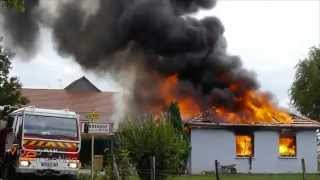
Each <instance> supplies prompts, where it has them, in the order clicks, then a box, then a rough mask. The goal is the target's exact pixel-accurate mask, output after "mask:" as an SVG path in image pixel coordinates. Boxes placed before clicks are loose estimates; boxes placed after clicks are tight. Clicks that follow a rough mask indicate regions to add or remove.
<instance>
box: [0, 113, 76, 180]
mask: <svg viewBox="0 0 320 180" xmlns="http://www.w3.org/2000/svg"><path fill="white" fill-rule="evenodd" d="M10 115H11V117H12V119H13V122H11V123H10V124H12V125H11V126H9V127H7V128H5V129H3V130H2V131H1V132H0V136H1V138H2V139H5V141H4V140H3V142H0V146H1V144H2V146H3V149H2V152H1V153H0V156H1V157H0V158H1V160H2V168H1V169H2V173H1V174H2V176H3V178H4V179H5V180H7V179H8V180H13V179H23V178H22V177H25V176H50V177H52V176H59V179H61V178H62V179H68V180H70V179H76V175H77V174H78V171H79V168H80V161H79V152H80V131H79V118H78V115H77V114H76V113H75V112H71V111H68V110H52V109H40V108H36V107H25V108H21V109H18V110H16V111H14V112H12V113H11V114H10Z"/></svg>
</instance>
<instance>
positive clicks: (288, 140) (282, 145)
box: [279, 136, 296, 157]
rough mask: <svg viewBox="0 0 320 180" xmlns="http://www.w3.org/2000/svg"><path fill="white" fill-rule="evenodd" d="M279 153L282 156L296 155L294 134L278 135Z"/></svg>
mask: <svg viewBox="0 0 320 180" xmlns="http://www.w3.org/2000/svg"><path fill="white" fill-rule="evenodd" d="M279 154H280V156H284V157H295V156H296V139H295V137H294V136H280V138H279Z"/></svg>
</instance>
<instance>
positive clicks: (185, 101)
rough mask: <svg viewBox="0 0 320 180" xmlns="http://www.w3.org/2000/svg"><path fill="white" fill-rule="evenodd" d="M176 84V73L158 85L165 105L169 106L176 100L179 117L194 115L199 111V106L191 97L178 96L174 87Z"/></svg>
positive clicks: (184, 117)
mask: <svg viewBox="0 0 320 180" xmlns="http://www.w3.org/2000/svg"><path fill="white" fill-rule="evenodd" d="M177 84H178V78H177V75H172V76H170V77H168V78H167V79H165V80H164V82H163V83H162V85H161V87H160V93H161V96H162V97H163V98H164V101H165V105H166V106H169V105H170V103H172V102H174V101H176V102H178V105H179V108H180V113H181V118H182V119H189V118H192V117H193V116H194V115H196V114H199V113H200V112H201V110H200V106H199V105H198V104H197V103H196V101H194V99H193V97H191V96H190V97H189V96H184V97H180V96H179V95H178V93H177V92H176V87H177Z"/></svg>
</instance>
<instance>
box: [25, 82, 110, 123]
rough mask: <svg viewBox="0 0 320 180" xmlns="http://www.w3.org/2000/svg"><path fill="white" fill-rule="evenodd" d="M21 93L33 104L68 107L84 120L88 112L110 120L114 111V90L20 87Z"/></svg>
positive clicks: (46, 106) (37, 105)
mask: <svg viewBox="0 0 320 180" xmlns="http://www.w3.org/2000/svg"><path fill="white" fill-rule="evenodd" d="M22 95H23V96H25V97H27V98H28V99H29V101H30V103H29V104H27V106H30V105H34V106H36V107H40V108H48V109H69V110H71V111H75V112H77V113H78V114H80V120H86V114H87V113H88V112H98V113H99V114H100V118H99V119H101V120H102V121H110V118H111V116H112V114H113V112H114V95H115V93H114V92H101V91H93V90H92V91H88V90H64V89H26V88H24V89H22Z"/></svg>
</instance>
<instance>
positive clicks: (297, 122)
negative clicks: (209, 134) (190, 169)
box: [186, 113, 320, 129]
mask: <svg viewBox="0 0 320 180" xmlns="http://www.w3.org/2000/svg"><path fill="white" fill-rule="evenodd" d="M212 117H213V116H212V114H211V113H202V114H199V115H198V116H196V117H193V118H192V119H190V120H188V121H187V122H186V124H187V125H189V126H190V127H192V128H239V127H247V128H271V129H279V128H292V129H318V128H320V123H319V122H317V121H314V120H311V119H309V118H306V117H302V116H297V115H295V114H291V117H292V119H293V122H292V123H279V122H277V121H275V122H274V123H252V124H244V123H230V122H225V121H221V120H217V119H213V118H212Z"/></svg>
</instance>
